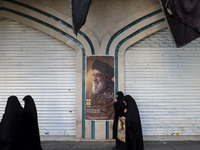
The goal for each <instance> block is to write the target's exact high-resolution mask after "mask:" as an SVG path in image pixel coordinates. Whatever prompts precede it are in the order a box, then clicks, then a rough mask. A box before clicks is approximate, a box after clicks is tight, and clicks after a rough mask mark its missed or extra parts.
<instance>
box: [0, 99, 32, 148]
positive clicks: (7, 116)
mask: <svg viewBox="0 0 200 150" xmlns="http://www.w3.org/2000/svg"><path fill="white" fill-rule="evenodd" d="M0 150H29V149H28V146H27V142H26V138H25V130H24V110H23V108H22V106H21V104H20V102H19V100H18V98H17V97H16V96H10V97H9V98H8V101H7V104H6V108H5V113H4V114H3V118H2V120H1V123H0Z"/></svg>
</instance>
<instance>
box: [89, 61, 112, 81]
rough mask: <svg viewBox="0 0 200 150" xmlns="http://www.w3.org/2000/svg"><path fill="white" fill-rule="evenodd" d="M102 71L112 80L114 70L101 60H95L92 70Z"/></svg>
mask: <svg viewBox="0 0 200 150" xmlns="http://www.w3.org/2000/svg"><path fill="white" fill-rule="evenodd" d="M94 69H96V70H99V71H101V72H102V73H103V74H104V75H105V76H106V77H107V78H109V79H112V78H113V77H114V69H113V67H111V66H110V65H108V64H107V63H104V62H102V61H100V60H95V61H94V62H93V65H92V70H94Z"/></svg>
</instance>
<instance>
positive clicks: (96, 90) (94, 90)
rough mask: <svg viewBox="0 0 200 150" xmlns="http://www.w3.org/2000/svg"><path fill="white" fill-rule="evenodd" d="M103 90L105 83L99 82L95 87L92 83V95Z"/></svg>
mask: <svg viewBox="0 0 200 150" xmlns="http://www.w3.org/2000/svg"><path fill="white" fill-rule="evenodd" d="M104 89H105V81H101V82H99V84H98V85H97V86H95V85H94V82H93V86H92V93H93V94H98V93H100V92H101V91H103V90H104Z"/></svg>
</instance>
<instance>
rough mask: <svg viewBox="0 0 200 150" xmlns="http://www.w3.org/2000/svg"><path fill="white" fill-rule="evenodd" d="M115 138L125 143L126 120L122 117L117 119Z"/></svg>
mask: <svg viewBox="0 0 200 150" xmlns="http://www.w3.org/2000/svg"><path fill="white" fill-rule="evenodd" d="M117 138H118V139H119V140H120V141H122V142H124V143H125V142H126V120H125V118H122V117H119V119H118V124H117Z"/></svg>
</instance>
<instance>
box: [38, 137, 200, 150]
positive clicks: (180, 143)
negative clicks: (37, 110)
mask: <svg viewBox="0 0 200 150" xmlns="http://www.w3.org/2000/svg"><path fill="white" fill-rule="evenodd" d="M41 141H42V147H43V150H113V149H112V148H113V147H114V146H115V141H114V140H113V139H109V140H94V139H77V138H75V137H73V136H71V137H70V136H41ZM144 141H145V142H144V148H145V150H200V136H180V135H179V136H144Z"/></svg>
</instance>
